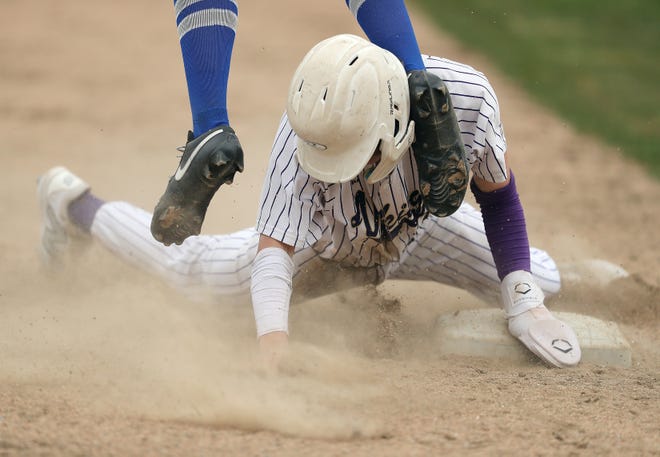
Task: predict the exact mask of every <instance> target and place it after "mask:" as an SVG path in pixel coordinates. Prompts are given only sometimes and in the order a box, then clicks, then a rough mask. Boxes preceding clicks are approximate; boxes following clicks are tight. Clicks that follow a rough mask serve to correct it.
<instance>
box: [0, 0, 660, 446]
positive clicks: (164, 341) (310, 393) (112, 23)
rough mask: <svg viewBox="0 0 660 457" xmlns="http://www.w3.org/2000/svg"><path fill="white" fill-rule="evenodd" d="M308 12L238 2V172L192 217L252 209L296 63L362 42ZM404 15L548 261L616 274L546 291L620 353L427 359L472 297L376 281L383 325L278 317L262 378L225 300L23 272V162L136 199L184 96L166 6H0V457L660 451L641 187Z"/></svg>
mask: <svg viewBox="0 0 660 457" xmlns="http://www.w3.org/2000/svg"><path fill="white" fill-rule="evenodd" d="M326 3H327V2H305V4H304V5H305V6H301V5H302V3H301V2H294V1H293V0H280V1H277V2H274V1H270V0H252V1H250V2H242V3H241V24H240V27H239V34H238V38H237V41H236V47H235V52H234V59H233V63H232V65H233V68H232V78H231V81H230V92H231V94H230V100H229V109H230V113H231V118H232V123H233V125H234V127H235V128H236V130H237V132H238V133H239V135H240V138H241V141H242V143H243V146H244V147H245V149H246V151H247V170H246V172H245V173H244V174H242V175H240V176H239V177H238V179H237V180H236V182H235V184H234V185H233V186H231V187H230V188H227V189H223V190H222V191H221V192H220V193H219V194H218V196H217V197H216V199H215V200H214V202H213V204H212V207H211V210H210V214H209V216H208V219H207V222H206V225H205V227H204V230H205V232H207V233H213V232H226V231H231V230H236V229H239V228H243V227H245V226H249V225H252V224H253V222H254V214H255V210H256V205H257V201H256V195H258V193H259V191H260V187H261V179H262V176H263V172H264V170H265V167H266V157H267V154H268V152H269V148H270V143H271V139H272V135H273V133H274V131H275V128H276V124H277V121H278V119H279V116H280V113H281V110H282V108H283V102H284V97H285V93H286V88H287V85H288V80H289V77H290V75H291V74H292V72H293V70H294V68H295V66H296V64H297V62H298V60H299V59H300V58H301V57H302V56H303V55H304V53H305V51H306V50H307V49H308V48H309V47H311V45H313V44H314V43H316V42H317V41H318V40H320V39H322V38H325V37H327V36H330V35H333V34H336V33H341V32H353V33H360V32H359V29H357V27H356V25H355V23H354V21H353V19H352V18H351V16H350V14H349V13H348V12H347V10H346V9H345V7H344V6H343V2H336V4H331V3H332V2H330V3H327V4H326ZM413 19H414V23H415V26H416V28H417V33H418V38H419V41H420V43H421V45H422V48H423V49H424V50H425V51H427V52H431V53H433V54H436V55H444V56H447V57H450V58H453V59H456V60H461V61H463V62H467V63H470V64H472V65H473V66H475V67H477V68H479V69H481V70H484V71H486V73H487V74H489V76H490V79H491V82H492V83H493V85H494V87H495V88H496V90H497V91H498V94H499V99H500V103H501V105H502V109H503V122H504V125H505V128H506V132H507V138H508V141H509V148H510V154H511V155H510V157H511V159H510V160H511V162H512V165H513V167H514V169H515V170H517V176H518V181H519V187H520V191H521V194H522V198H523V202H524V204H525V207H526V214H527V217H528V225H529V231H530V237H531V240H532V243H533V244H535V245H538V246H541V247H543V248H544V249H546V250H548V251H549V252H551V253H552V254H553V256H554V257H555V258H556V260H557V261H558V262H559V263H560V264H566V263H570V262H576V261H581V260H584V259H589V258H601V259H607V260H608V261H610V262H613V263H614V264H616V265H620V266H622V267H623V268H625V269H626V270H628V271H629V272H630V273H631V276H630V277H629V278H626V279H622V280H618V281H615V282H614V283H612V284H610V285H609V286H607V287H598V286H593V285H588V284H587V283H582V284H574V285H570V284H569V285H567V287H566V290H565V291H564V292H563V293H562V295H561V296H559V297H557V298H556V299H554V300H552V301H551V303H550V305H551V306H552V307H553V308H554V309H558V310H567V311H574V312H582V313H586V314H589V315H593V316H595V317H599V318H603V319H608V320H613V321H616V322H618V323H619V325H620V328H621V329H622V331H623V333H624V335H625V336H626V338H627V339H628V340H629V342H630V344H631V346H632V349H633V357H634V362H633V366H632V367H631V368H629V369H623V368H608V367H598V366H589V365H582V366H580V367H578V368H576V369H572V370H564V371H562V370H552V369H548V368H545V367H544V366H542V365H540V364H539V363H537V362H536V361H534V360H531V359H530V361H529V362H528V363H524V364H520V363H517V364H514V363H513V362H506V361H502V360H482V359H473V358H463V357H440V356H438V355H437V351H435V350H434V344H437V343H434V341H433V337H432V327H431V323H432V322H433V317H434V316H435V315H437V314H438V313H440V312H443V311H451V310H456V309H463V308H466V307H478V306H483V305H482V304H480V303H478V302H476V301H475V300H474V299H473V298H471V297H469V296H467V295H465V294H463V293H462V292H461V291H456V290H453V289H443V288H440V290H438V289H439V288H438V287H437V286H432V285H419V284H415V285H414V286H412V285H410V284H405V283H400V284H397V283H392V284H388V285H386V286H385V287H383V288H382V290H381V291H380V293H381V294H383V295H385V296H387V297H390V296H391V297H395V298H399V299H400V301H401V303H402V312H401V314H400V315H398V316H396V318H395V319H394V322H393V323H392V322H390V324H394V325H389V326H384V325H383V319H382V316H380V315H379V314H378V313H376V312H374V306H373V304H368V305H364V304H362V305H358V303H360V301H364V300H363V298H362V296H358V294H353V293H344V294H342V295H337V296H334V297H330V298H326V299H324V300H316V301H313V302H310V303H307V304H305V305H304V306H300V307H296V308H295V309H293V310H292V317H291V318H292V328H293V329H295V330H294V331H295V333H294V337H293V338H294V341H295V343H294V345H293V346H294V351H293V353H292V358H291V360H290V361H289V364H288V365H287V367H286V369H285V370H284V373H283V374H282V376H280V377H276V378H274V377H269V376H264V375H263V374H262V373H260V372H259V371H258V370H256V369H255V366H256V363H255V354H254V340H253V336H252V332H253V330H252V323H251V310H250V308H249V306H246V304H237V303H226V304H222V306H218V304H215V305H193V304H191V303H187V302H185V301H183V300H182V299H181V297H179V296H177V295H173V294H172V293H171V291H170V290H169V289H168V288H167V287H165V286H164V285H163V284H161V283H160V282H158V281H157V280H155V279H153V278H149V277H144V276H143V275H142V274H141V273H139V272H137V271H134V270H131V269H127V268H126V267H125V266H123V265H121V264H120V263H119V262H118V261H117V260H116V259H114V258H112V257H111V256H110V255H109V254H107V253H106V252H105V251H103V250H101V249H100V248H97V247H92V248H91V249H85V250H81V252H80V253H79V255H78V256H76V257H75V259H74V261H73V262H71V263H70V265H69V266H68V267H67V268H65V269H63V270H62V271H59V272H57V273H56V274H48V273H46V272H44V271H42V270H41V268H40V264H39V259H38V256H37V251H36V245H37V242H38V236H39V222H38V211H37V204H36V199H35V183H36V178H37V176H38V175H39V174H40V173H42V172H43V171H44V170H46V169H47V168H49V167H51V166H53V165H57V164H63V165H66V166H68V167H70V168H71V169H72V170H74V171H75V172H77V173H78V174H80V175H82V176H83V177H84V178H85V179H86V180H88V181H89V182H90V183H93V185H94V189H95V191H96V193H98V194H99V195H101V196H104V197H107V198H110V199H124V200H130V201H132V202H135V203H136V204H138V205H140V206H143V207H145V208H149V209H150V208H152V207H153V205H154V203H155V202H156V200H157V198H158V196H159V195H160V193H161V191H162V190H163V188H164V185H165V181H166V178H167V176H169V174H170V173H171V172H172V170H173V169H174V168H175V166H176V164H177V159H176V151H175V149H174V147H175V146H177V145H180V144H182V142H183V140H184V136H185V130H186V129H187V127H188V126H189V123H190V118H189V116H190V115H189V107H188V100H187V93H186V89H185V81H184V77H183V69H182V64H181V59H180V50H179V45H178V41H177V36H176V32H175V27H174V18H173V11H172V8H171V6H169V5H164V4H163V2H156V1H153V0H152V1H145V2H136V1H129V0H115V1H112V2H85V1H82V0H60V1H58V2H43V1H38V0H5V1H4V2H3V14H2V15H1V16H0V25H1V26H2V30H4V31H5V32H4V36H5V38H4V39H3V40H2V41H0V58H1V61H2V64H1V65H0V87H1V88H2V90H1V91H0V120H1V122H0V137H1V138H2V143H3V151H4V152H3V153H2V159H3V160H2V163H3V166H4V167H5V173H4V176H3V179H2V180H1V181H0V189H1V192H0V202H1V208H2V213H3V214H4V218H3V220H4V221H5V222H4V223H3V224H2V235H3V236H2V237H0V246H1V248H2V249H1V251H2V252H4V254H3V255H2V261H1V262H0V278H1V279H0V456H34V455H53V456H73V455H85V456H105V455H121V456H145V455H162V456H170V455H172V456H174V455H177V456H189V455H241V456H246V455H263V456H285V455H287V456H306V455H351V456H372V455H383V456H401V455H406V456H414V455H516V456H517V455H521V456H522V455H524V456H528V455H567V456H568V455H599V456H602V455H616V456H619V455H634V456H638V455H660V441H659V439H660V438H659V437H660V428H659V424H660V402H659V400H660V396H659V389H658V374H659V367H660V352H659V351H658V341H659V339H658V330H659V325H658V322H659V320H658V301H659V298H660V292H659V287H660V270H659V269H658V265H660V230H658V228H657V227H658V226H659V225H660V211H658V209H659V203H658V202H659V201H660V184H659V183H658V182H657V181H654V180H652V179H651V178H650V177H649V176H648V175H647V174H646V172H645V171H644V170H643V169H641V168H640V167H639V166H637V165H635V164H633V163H631V162H630V161H628V160H625V159H623V158H622V157H621V155H620V154H619V153H618V152H617V151H616V150H614V149H613V148H610V147H607V146H605V145H603V144H601V143H599V142H598V141H596V140H594V139H593V138H589V137H585V136H582V135H580V134H578V133H576V132H575V131H574V130H573V129H572V128H571V127H570V126H568V125H566V123H564V122H562V121H561V120H560V119H557V118H556V117H555V116H554V115H552V114H551V113H549V112H547V111H545V110H544V109H542V108H539V107H538V106H537V105H535V104H534V103H532V102H530V100H529V99H528V98H527V97H526V96H525V95H524V94H523V93H522V92H521V91H520V90H519V89H517V88H516V87H515V86H514V85H512V84H511V83H510V82H509V81H507V80H506V79H505V78H503V77H502V76H501V75H500V74H498V73H497V72H496V71H495V70H494V69H493V68H492V66H491V64H490V62H488V60H487V59H486V58H485V57H484V56H481V55H478V54H475V53H474V52H472V51H470V50H468V49H465V48H463V47H461V46H460V45H458V44H457V43H455V42H453V41H452V40H451V39H449V38H447V37H446V36H444V35H442V34H440V33H438V32H437V31H434V30H433V29H432V28H431V27H430V26H429V24H428V23H426V22H425V20H424V18H423V17H422V16H421V15H420V14H418V13H416V12H415V11H413ZM7 167H8V168H7ZM437 297H442V299H441V300H438V298H437ZM438 301H440V303H438ZM430 302H433V303H430ZM383 328H385V329H386V330H387V331H386V332H384V331H383Z"/></svg>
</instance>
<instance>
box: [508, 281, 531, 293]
mask: <svg viewBox="0 0 660 457" xmlns="http://www.w3.org/2000/svg"><path fill="white" fill-rule="evenodd" d="M513 290H514V292H515V293H517V294H520V295H526V294H528V293H530V292H531V291H532V286H530V285H529V284H528V283H526V282H519V283H518V284H516V285H515V286H514V288H513Z"/></svg>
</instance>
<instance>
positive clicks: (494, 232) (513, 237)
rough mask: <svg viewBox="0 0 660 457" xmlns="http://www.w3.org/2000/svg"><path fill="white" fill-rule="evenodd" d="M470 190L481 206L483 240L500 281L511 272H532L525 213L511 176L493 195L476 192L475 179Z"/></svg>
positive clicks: (491, 193)
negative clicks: (485, 242) (488, 245)
mask: <svg viewBox="0 0 660 457" xmlns="http://www.w3.org/2000/svg"><path fill="white" fill-rule="evenodd" d="M470 189H472V193H473V194H474V197H475V199H476V200H477V203H479V206H480V207H481V214H482V216H483V219H484V227H485V229H486V238H488V244H490V250H491V251H492V253H493V260H494V261H495V267H496V268H497V275H498V276H499V278H500V280H502V279H503V278H504V277H505V276H506V275H508V274H509V273H511V272H513V271H518V270H525V271H531V259H530V252H529V239H528V238H527V225H526V224H525V214H524V212H523V207H522V204H521V203H520V197H519V196H518V191H517V189H516V180H515V179H514V177H513V173H511V181H510V182H509V184H507V185H506V186H505V187H503V188H501V189H497V190H495V191H493V192H482V191H481V190H479V188H478V187H477V186H476V184H475V183H474V179H473V180H472V181H471V182H470Z"/></svg>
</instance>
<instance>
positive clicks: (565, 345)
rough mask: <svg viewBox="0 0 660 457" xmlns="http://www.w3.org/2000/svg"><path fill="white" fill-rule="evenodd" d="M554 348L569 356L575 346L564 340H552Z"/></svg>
mask: <svg viewBox="0 0 660 457" xmlns="http://www.w3.org/2000/svg"><path fill="white" fill-rule="evenodd" d="M552 347H553V348H555V349H557V350H558V351H561V352H563V353H564V354H568V353H569V352H571V351H572V350H573V345H572V344H571V343H569V342H568V341H566V340H564V339H556V340H552Z"/></svg>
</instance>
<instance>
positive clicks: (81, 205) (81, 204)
mask: <svg viewBox="0 0 660 457" xmlns="http://www.w3.org/2000/svg"><path fill="white" fill-rule="evenodd" d="M104 203H105V201H103V200H101V199H100V198H98V197H96V196H94V195H93V194H92V193H91V192H89V191H87V192H85V193H84V194H82V195H81V196H80V197H78V198H77V199H75V200H74V201H72V202H71V204H70V205H69V210H68V211H69V219H70V220H71V222H73V223H74V224H75V225H76V226H77V227H79V228H81V229H82V230H83V231H85V232H87V233H89V232H90V231H91V228H92V222H94V216H96V212H97V211H98V210H99V208H100V207H101V206H102V205H103V204H104Z"/></svg>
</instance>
